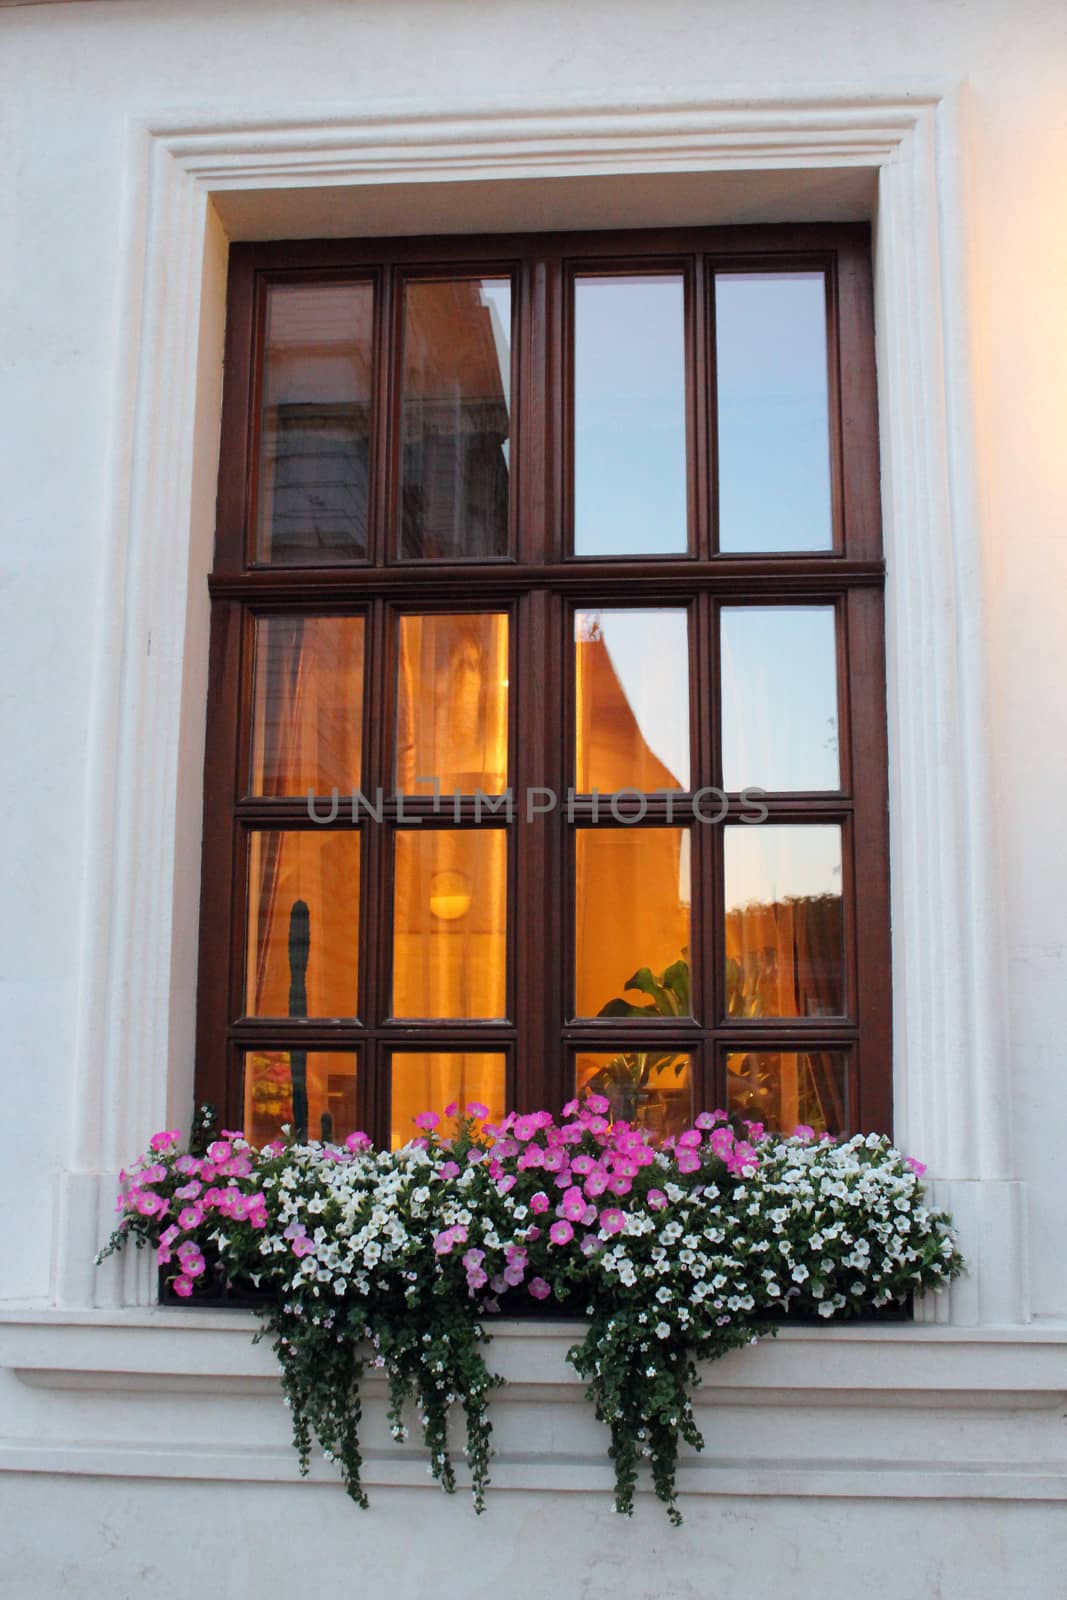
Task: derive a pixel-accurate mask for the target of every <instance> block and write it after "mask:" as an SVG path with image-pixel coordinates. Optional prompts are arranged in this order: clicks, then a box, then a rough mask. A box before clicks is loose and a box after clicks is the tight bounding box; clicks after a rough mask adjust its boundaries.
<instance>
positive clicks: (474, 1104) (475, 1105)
mask: <svg viewBox="0 0 1067 1600" xmlns="http://www.w3.org/2000/svg"><path fill="white" fill-rule="evenodd" d="M467 1115H468V1117H476V1118H477V1120H478V1121H479V1122H484V1121H485V1119H486V1117H487V1116H488V1115H489V1107H488V1106H483V1105H482V1102H481V1101H480V1100H472V1101H471V1103H470V1105H469V1106H468V1107H467Z"/></svg>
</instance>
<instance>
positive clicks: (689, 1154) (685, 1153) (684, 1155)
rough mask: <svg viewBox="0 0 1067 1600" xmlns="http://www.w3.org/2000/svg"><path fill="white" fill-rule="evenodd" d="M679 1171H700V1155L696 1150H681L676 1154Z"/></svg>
mask: <svg viewBox="0 0 1067 1600" xmlns="http://www.w3.org/2000/svg"><path fill="white" fill-rule="evenodd" d="M674 1159H675V1161H676V1162H677V1164H678V1171H679V1172H699V1171H700V1157H699V1156H698V1155H697V1153H696V1151H695V1150H679V1151H678V1153H677V1154H676V1156H675V1158H674Z"/></svg>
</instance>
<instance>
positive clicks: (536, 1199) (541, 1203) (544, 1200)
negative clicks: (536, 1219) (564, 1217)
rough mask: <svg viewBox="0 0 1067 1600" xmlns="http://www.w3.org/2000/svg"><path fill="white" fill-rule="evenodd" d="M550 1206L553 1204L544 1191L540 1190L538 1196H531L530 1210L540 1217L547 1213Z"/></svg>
mask: <svg viewBox="0 0 1067 1600" xmlns="http://www.w3.org/2000/svg"><path fill="white" fill-rule="evenodd" d="M550 1204H551V1202H550V1201H549V1198H548V1196H547V1194H546V1193H545V1191H544V1190H543V1189H538V1190H537V1192H536V1194H532V1195H531V1196H530V1210H531V1211H535V1212H536V1213H537V1214H538V1216H540V1215H541V1213H542V1212H544V1211H547V1210H548V1208H549V1205H550Z"/></svg>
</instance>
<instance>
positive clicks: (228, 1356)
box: [0, 1307, 1067, 1500]
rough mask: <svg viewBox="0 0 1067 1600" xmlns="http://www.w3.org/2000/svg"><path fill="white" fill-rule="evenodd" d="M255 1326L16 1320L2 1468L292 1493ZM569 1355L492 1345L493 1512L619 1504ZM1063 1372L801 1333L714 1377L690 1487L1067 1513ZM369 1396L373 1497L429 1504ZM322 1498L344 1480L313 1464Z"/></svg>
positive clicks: (941, 1341) (271, 1380)
mask: <svg viewBox="0 0 1067 1600" xmlns="http://www.w3.org/2000/svg"><path fill="white" fill-rule="evenodd" d="M250 1325H251V1319H250V1317H249V1315H248V1313H247V1312H246V1311H223V1310H204V1311H188V1310H185V1309H178V1308H174V1309H171V1308H162V1307H161V1308H148V1309H137V1310H128V1311H107V1312H100V1311H55V1310H44V1309H33V1308H16V1307H10V1308H7V1309H4V1310H3V1311H0V1365H2V1366H4V1367H5V1368H7V1369H8V1370H9V1372H10V1374H11V1375H12V1376H13V1377H14V1378H16V1379H17V1380H18V1383H17V1384H14V1385H11V1384H9V1387H8V1393H9V1397H10V1399H11V1402H12V1403H11V1405H10V1406H9V1408H8V1409H9V1422H8V1425H7V1428H6V1430H5V1432H6V1436H5V1438H4V1440H3V1442H2V1444H0V1468H6V1469H7V1470H12V1471H22V1472H57V1473H73V1474H103V1475H105V1476H120V1477H130V1476H133V1477H156V1478H159V1477H162V1478H175V1479H197V1480H201V1481H222V1480H239V1481H255V1482H279V1483H292V1482H294V1481H295V1463H294V1460H293V1456H292V1452H291V1448H290V1446H289V1443H288V1416H287V1413H286V1412H285V1411H284V1410H283V1408H282V1406H281V1405H280V1404H279V1398H280V1397H279V1389H278V1382H277V1369H276V1366H275V1362H274V1357H273V1355H272V1353H271V1351H270V1348H269V1346H268V1345H266V1344H260V1345H253V1344H252V1342H251V1338H250ZM573 1338H574V1325H573V1324H572V1323H565V1322H558V1321H544V1322H524V1321H517V1320H502V1321H501V1322H500V1323H499V1324H497V1325H496V1326H495V1327H494V1329H493V1343H492V1350H491V1364H492V1366H493V1367H494V1368H495V1370H497V1371H498V1372H500V1373H501V1374H502V1376H503V1377H504V1378H505V1380H506V1382H505V1387H504V1388H503V1389H501V1390H499V1391H498V1392H497V1394H496V1395H495V1396H494V1399H493V1402H492V1416H493V1422H494V1429H495V1439H496V1445H497V1451H498V1454H497V1457H496V1459H495V1462H494V1467H493V1485H494V1489H495V1490H497V1491H507V1490H526V1491H536V1490H550V1491H567V1490H573V1491H579V1490H587V1491H590V1492H596V1493H601V1492H602V1493H605V1494H606V1493H607V1492H608V1491H609V1490H610V1487H611V1473H610V1464H609V1463H608V1461H607V1459H606V1454H605V1433H604V1429H603V1428H602V1427H601V1426H600V1425H599V1424H598V1423H597V1422H596V1421H595V1419H594V1418H593V1416H592V1412H591V1409H590V1407H589V1406H588V1403H587V1402H586V1401H585V1399H584V1386H583V1384H582V1382H581V1380H580V1379H579V1378H578V1377H577V1376H576V1374H575V1373H574V1372H573V1370H572V1369H571V1368H570V1367H569V1366H568V1365H567V1361H566V1352H567V1349H568V1348H569V1346H570V1344H571V1343H572V1342H573ZM1065 1353H1067V1324H1064V1323H1055V1324H1047V1325H1029V1326H1025V1327H1022V1326H1020V1327H996V1328H989V1327H987V1328H948V1327H944V1326H938V1325H934V1324H919V1325H916V1324H910V1323H896V1324H880V1323H868V1324H853V1325H841V1326H835V1327H827V1328H812V1327H806V1326H805V1327H792V1328H785V1329H783V1330H782V1331H781V1332H780V1333H779V1335H778V1337H777V1338H775V1339H770V1338H768V1339H766V1340H764V1341H762V1342H761V1343H760V1345H759V1346H758V1347H757V1348H755V1349H751V1350H741V1351H735V1352H733V1353H731V1354H730V1355H728V1356H726V1357H725V1358H724V1359H723V1360H721V1361H719V1362H717V1363H715V1364H713V1365H711V1366H709V1367H707V1368H706V1369H705V1373H704V1383H703V1386H702V1387H701V1388H700V1389H699V1390H698V1391H697V1394H696V1410H697V1417H698V1421H699V1423H700V1426H701V1428H702V1431H703V1432H704V1434H705V1438H706V1439H707V1441H708V1447H707V1449H706V1450H705V1452H704V1453H703V1454H702V1455H700V1456H697V1455H694V1454H687V1456H686V1457H685V1459H684V1461H683V1464H682V1468H681V1472H680V1481H681V1483H682V1485H683V1486H684V1492H685V1493H687V1494H694V1493H695V1494H701V1495H723V1494H730V1495H734V1494H744V1495H782V1496H813V1495H816V1496H826V1495H830V1496H835V1497H845V1498H856V1497H858V1498H863V1497H867V1496H874V1497H882V1498H884V1497H890V1498H933V1499H946V1498H961V1497H962V1498H965V1499H1011V1500H1059V1499H1064V1498H1067V1454H1065V1450H1064V1445H1063V1441H1062V1438H1061V1437H1060V1435H1061V1434H1062V1427H1061V1424H1060V1418H1061V1413H1062V1407H1063V1400H1064V1390H1065V1388H1067V1380H1065V1378H1064V1372H1065V1370H1067V1367H1065V1362H1064V1355H1065ZM365 1395H366V1406H365V1419H364V1427H363V1437H364V1442H365V1448H366V1455H367V1484H368V1488H369V1489H370V1490H371V1492H372V1495H373V1489H374V1487H375V1486H376V1485H378V1486H384V1485H393V1486H405V1485H406V1486H410V1487H426V1486H427V1484H428V1480H427V1477H426V1468H425V1459H424V1456H423V1454H422V1451H421V1449H420V1447H419V1446H418V1445H417V1444H410V1445H406V1446H397V1445H393V1444H391V1442H390V1441H389V1437H388V1431H387V1428H386V1425H385V1418H384V1412H385V1400H386V1395H385V1385H384V1382H383V1381H382V1379H381V1378H380V1377H379V1375H378V1374H376V1373H374V1372H368V1374H367V1377H366V1390H365ZM84 1401H89V1402H91V1403H90V1404H89V1405H84V1404H83V1403H82V1402H84ZM72 1415H73V1416H75V1417H76V1418H77V1422H76V1426H75V1428H74V1429H73V1430H72V1425H71V1419H72ZM164 1439H165V1440H166V1442H165V1443H164V1442H162V1441H163V1440H164ZM222 1441H225V1443H222ZM310 1481H311V1482H312V1483H313V1484H314V1483H319V1484H323V1485H327V1484H332V1483H335V1482H336V1478H335V1475H334V1472H333V1469H332V1468H330V1467H329V1466H328V1465H327V1464H326V1463H325V1462H323V1461H322V1460H321V1459H320V1458H313V1462H312V1471H311V1479H310ZM435 1492H437V1491H435ZM491 1493H492V1491H491Z"/></svg>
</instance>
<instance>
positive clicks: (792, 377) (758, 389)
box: [715, 272, 833, 554]
mask: <svg viewBox="0 0 1067 1600" xmlns="http://www.w3.org/2000/svg"><path fill="white" fill-rule="evenodd" d="M715 348H716V386H717V399H718V461H719V549H720V550H723V551H737V552H741V553H743V554H749V553H751V552H753V551H762V550H783V551H789V550H829V549H830V548H831V546H832V544H833V528H832V520H831V505H830V422H829V400H828V392H827V356H826V280H825V278H824V276H823V274H822V273H821V272H753V273H741V272H728V273H720V274H718V275H717V276H716V278H715Z"/></svg>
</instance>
